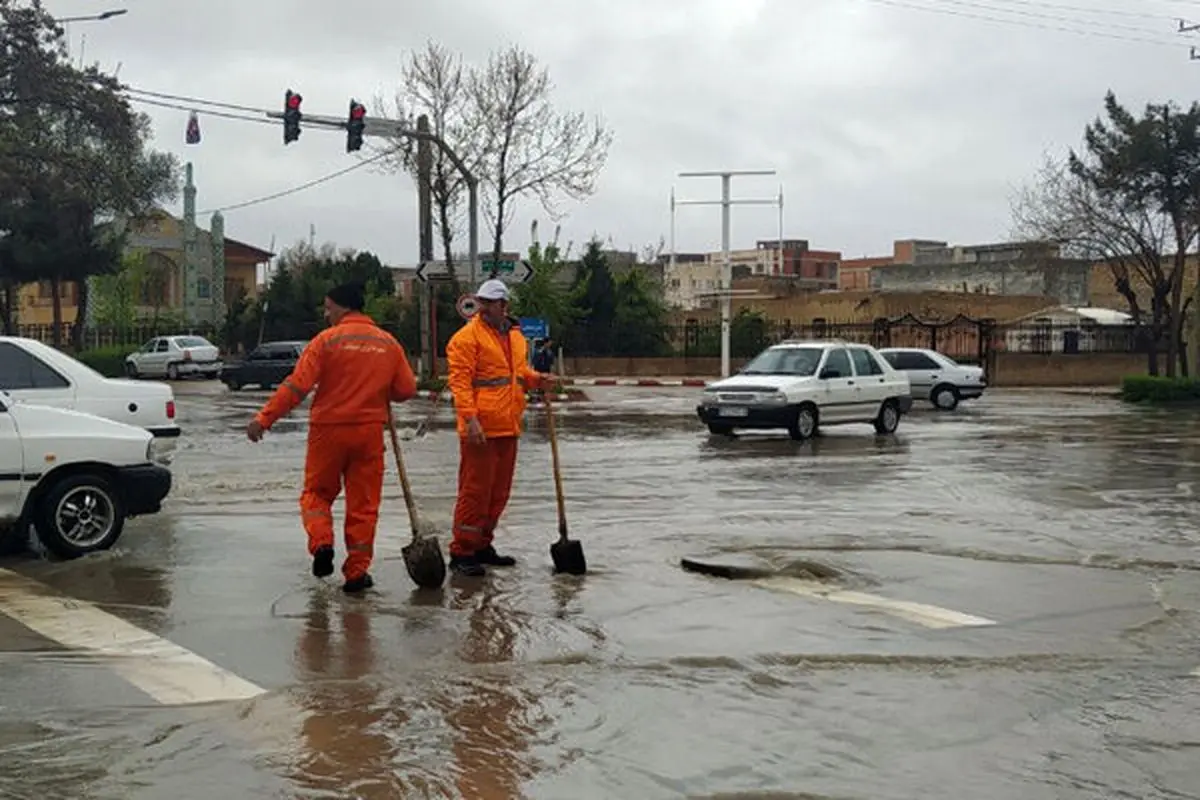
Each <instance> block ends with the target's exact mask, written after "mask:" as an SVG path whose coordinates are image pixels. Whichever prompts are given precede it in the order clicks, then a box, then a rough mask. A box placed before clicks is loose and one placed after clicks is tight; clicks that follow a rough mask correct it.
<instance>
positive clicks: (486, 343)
mask: <svg viewBox="0 0 1200 800" xmlns="http://www.w3.org/2000/svg"><path fill="white" fill-rule="evenodd" d="M446 361H447V362H448V365H449V371H450V376H449V378H450V380H449V383H450V391H451V392H452V393H453V394H454V410H455V412H456V413H457V417H458V436H459V462H458V500H457V502H456V503H455V505H454V537H453V539H452V540H451V542H450V555H451V556H455V557H464V556H467V557H469V556H472V555H474V554H475V553H476V552H478V551H479V550H482V549H483V548H485V547H488V546H490V545H491V543H492V538H493V536H494V533H495V530H496V525H497V524H498V523H499V522H500V515H501V514H503V513H504V508H505V506H507V505H508V497H509V494H510V493H511V492H512V484H513V473H514V470H515V468H516V464H517V439H518V438H519V437H520V435H521V417H522V415H523V414H524V413H525V389H526V388H527V387H528V388H534V387H536V386H537V385H538V384H540V382H541V379H540V377H539V376H538V373H537V372H535V371H534V370H533V368H532V367H530V366H529V345H528V344H527V343H526V341H525V335H524V334H523V333H521V328H520V326H519V325H517V324H516V323H515V322H514V323H512V325H511V326H510V327H509V329H508V331H507V332H503V333H502V332H500V331H498V330H496V329H495V328H494V327H492V326H491V325H489V324H488V323H487V322H485V321H484V320H483V319H481V318H480V316H479V315H478V314H477V315H475V316H474V317H472V318H471V320H470V321H469V322H468V323H467V324H466V325H464V326H463V327H461V328H460V329H459V330H458V331H457V332H456V333H455V334H454V336H453V337H451V339H450V342H449V344H447V345H446ZM472 417H476V418H478V419H479V424H480V425H481V426H482V427H483V432H484V435H486V436H487V443H486V444H484V445H475V444H471V442H470V441H468V439H467V422H468V420H470V419H471V418H472Z"/></svg>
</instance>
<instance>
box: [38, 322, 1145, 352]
mask: <svg viewBox="0 0 1200 800" xmlns="http://www.w3.org/2000/svg"><path fill="white" fill-rule="evenodd" d="M321 327H323V326H322V325H319V324H315V323H295V324H286V322H285V321H282V320H279V321H272V322H271V323H269V324H268V325H267V326H266V327H265V329H264V330H263V331H262V336H263V338H264V340H266V341H270V340H273V339H309V338H311V337H312V336H314V335H315V334H316V333H317V332H318V331H319V330H320V329H321ZM389 330H390V331H391V332H392V333H393V335H396V336H397V338H399V339H400V340H401V341H402V342H403V343H404V345H405V347H406V348H407V349H409V350H410V352H413V353H415V352H418V345H419V342H417V341H415V335H414V333H415V332H410V331H407V330H399V329H392V328H391V327H389ZM15 333H16V335H18V336H24V337H28V338H31V339H37V340H39V341H42V342H45V343H47V344H51V343H53V341H54V328H53V326H52V325H19V326H17V328H16V331H15ZM72 333H73V331H72V326H71V325H63V326H62V327H61V329H60V339H59V341H60V343H61V346H63V347H71V344H72ZM445 333H446V334H448V333H449V331H446V332H445ZM565 333H566V335H565V336H564V337H563V338H562V339H560V340H559V341H560V343H561V344H563V345H564V346H565V351H566V353H567V354H568V355H570V356H579V357H588V356H619V357H626V358H629V357H634V358H636V357H660V358H661V357H678V358H709V357H717V356H719V355H720V354H721V323H720V322H719V321H717V322H714V321H708V320H706V321H699V320H687V321H686V322H683V323H679V324H674V325H668V326H666V327H665V328H664V329H662V330H661V331H657V332H655V331H649V332H647V331H641V330H627V331H626V330H620V329H612V330H605V331H600V330H598V329H594V328H591V327H589V326H587V325H586V324H583V325H576V326H574V327H573V329H572V330H571V331H567V332H565ZM183 334H191V335H199V336H204V337H205V338H207V339H209V340H210V341H212V342H214V343H215V344H218V345H220V346H221V347H222V348H223V349H227V350H235V351H236V350H238V349H239V345H240V346H241V348H245V347H252V346H253V345H254V343H255V342H256V341H257V339H258V334H259V331H257V330H255V331H238V332H236V333H233V334H231V332H229V331H226V330H224V329H221V328H217V327H214V326H212V325H196V326H178V325H174V324H170V323H159V324H155V323H153V322H145V323H141V324H138V325H132V326H127V327H120V328H108V327H103V326H92V327H87V328H85V329H84V330H83V336H82V341H81V342H80V349H83V350H91V349H96V348H109V347H120V348H130V349H134V348H137V347H140V346H142V345H143V344H144V343H145V342H147V341H149V340H150V339H153V338H154V337H156V336H172V335H183ZM231 335H232V336H233V339H232V340H231V339H230V337H231ZM439 338H440V339H442V340H443V343H444V340H445V338H446V337H445V336H440V337H439ZM410 339H414V341H409V340H410ZM788 339H800V340H806V339H811V340H829V339H841V340H845V341H850V342H862V343H865V344H871V345H874V346H875V347H923V348H930V349H933V350H937V351H939V352H941V353H944V354H946V355H948V356H950V357H951V358H954V359H956V360H964V361H982V360H983V359H985V358H986V357H987V355H988V354H989V353H995V352H1010V353H1064V354H1073V353H1146V352H1148V351H1149V349H1150V345H1151V342H1152V340H1153V336H1152V335H1151V331H1150V330H1149V328H1147V327H1145V326H1135V325H1129V324H1126V325H1089V324H1075V323H1069V324H1068V323H1061V322H1022V323H1018V324H1011V325H999V324H997V323H994V322H992V321H990V320H974V319H969V318H966V317H958V318H956V319H953V320H947V321H939V322H934V321H927V320H919V319H917V318H915V317H901V318H896V319H879V320H875V321H874V322H833V321H827V320H815V321H811V322H806V323H793V322H791V321H790V320H783V321H779V320H769V319H766V318H763V317H758V316H755V315H741V316H738V317H735V318H734V320H733V322H732V325H731V329H730V351H731V355H732V356H733V357H734V358H751V357H753V356H754V355H756V354H757V353H759V352H760V351H762V350H763V349H764V348H766V347H769V346H770V345H773V344H777V343H779V342H781V341H784V340H788ZM1164 345H1165V342H1161V341H1160V343H1159V349H1160V350H1163V349H1165V346H1164Z"/></svg>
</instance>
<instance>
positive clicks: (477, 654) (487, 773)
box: [439, 580, 537, 800]
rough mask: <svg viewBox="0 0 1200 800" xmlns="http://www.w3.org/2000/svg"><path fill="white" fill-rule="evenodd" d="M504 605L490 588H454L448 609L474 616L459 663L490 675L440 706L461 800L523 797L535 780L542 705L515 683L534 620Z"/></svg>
mask: <svg viewBox="0 0 1200 800" xmlns="http://www.w3.org/2000/svg"><path fill="white" fill-rule="evenodd" d="M505 600H506V598H505V597H504V595H503V594H502V593H501V592H499V591H498V590H497V589H496V587H495V586H494V585H493V583H492V582H491V581H477V580H463V581H454V582H453V583H452V595H451V598H450V607H451V608H453V609H456V610H466V609H470V613H469V614H468V620H467V630H466V633H465V635H464V637H463V640H462V643H461V645H460V646H459V648H458V654H459V658H461V659H462V661H463V662H464V663H465V664H468V665H474V666H478V667H484V668H485V669H482V670H469V671H468V672H469V673H471V672H473V673H474V674H468V675H464V676H462V677H460V678H457V679H455V680H453V681H451V682H450V686H449V687H448V688H449V691H447V692H446V693H444V694H443V695H442V696H441V698H440V702H439V705H440V706H441V707H442V709H443V713H444V715H445V720H446V723H447V724H448V725H449V726H450V728H451V729H452V730H453V731H454V743H453V745H452V752H453V754H454V766H453V769H454V772H455V777H456V785H457V787H458V791H459V793H460V796H461V797H472V798H488V799H489V800H491V798H495V800H501V799H502V798H518V797H522V796H523V795H522V792H521V786H522V784H523V783H524V782H525V781H527V780H529V779H530V778H531V777H533V775H534V768H533V765H532V764H531V763H530V761H529V758H528V750H529V743H530V741H531V739H532V737H533V736H534V734H535V732H536V730H537V727H536V725H535V724H531V721H530V716H531V715H532V714H533V713H534V711H535V709H536V703H537V698H536V697H534V696H533V695H532V694H531V693H530V692H527V691H522V690H520V689H519V688H518V687H517V686H516V685H515V683H514V681H513V675H514V673H515V670H516V669H517V665H516V664H515V663H514V658H515V656H516V654H517V643H518V641H519V640H520V638H521V633H522V630H523V629H524V628H525V627H527V625H528V623H529V620H528V619H523V618H522V617H523V616H524V615H522V614H519V613H518V612H516V611H515V610H514V609H513V608H512V607H511V606H508V605H507V604H506V602H505Z"/></svg>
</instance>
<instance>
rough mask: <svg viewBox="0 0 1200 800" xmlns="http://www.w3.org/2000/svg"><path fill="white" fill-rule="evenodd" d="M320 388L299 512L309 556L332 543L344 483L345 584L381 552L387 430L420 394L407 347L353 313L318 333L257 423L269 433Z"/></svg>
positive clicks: (312, 415) (311, 417)
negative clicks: (391, 413) (395, 411)
mask: <svg viewBox="0 0 1200 800" xmlns="http://www.w3.org/2000/svg"><path fill="white" fill-rule="evenodd" d="M313 386H316V387H317V392H316V395H315V396H314V397H313V402H312V408H311V409H309V412H308V420H309V428H308V452H307V454H306V455H305V459H304V490H303V492H302V493H301V495H300V512H301V518H302V520H303V523H304V530H305V532H306V533H307V534H308V552H309V553H310V554H312V553H314V552H316V549H317V548H318V547H321V546H323V545H329V546H332V545H333V513H332V510H331V508H332V506H333V501H334V500H335V499H337V496H338V493H339V492H340V491H341V489H342V481H343V479H345V484H346V530H345V535H346V562H345V564H344V565H343V567H342V572H343V574H344V575H345V577H346V580H354V579H356V578H361V577H362V576H363V575H365V574H366V573H367V570H368V569H369V568H370V566H371V558H372V556H373V555H374V552H375V524H376V521H377V520H378V518H379V499H380V494H381V493H382V491H383V470H384V459H383V451H384V443H383V427H384V425H385V424H386V422H387V418H388V410H389V408H390V407H391V406H390V404H391V403H392V402H397V403H402V402H404V401H405V400H408V399H409V398H411V397H414V396H415V395H416V393H417V381H416V378H415V376H414V375H413V371H412V367H410V366H409V363H408V358H407V356H405V354H404V348H403V347H401V345H400V343H399V342H397V341H396V340H395V338H394V337H392V335H391V334H390V333H388V332H387V331H385V330H383V329H381V328H380V327H379V326H378V325H376V324H375V322H374V320H372V319H371V318H370V317H368V316H367V315H366V314H361V313H357V312H351V313H348V314H346V316H345V317H343V318H342V319H341V321H339V322H338V324H336V325H333V326H331V327H329V328H326V329H325V330H323V331H321V332H320V333H319V334H317V336H316V337H314V338H313V340H312V341H311V342H309V343H308V346H307V347H305V348H304V352H303V353H302V354H301V355H300V360H299V361H298V362H297V363H296V368H295V369H294V370H292V374H291V375H289V376H288V377H287V379H286V380H284V382H283V383H281V384H280V385H279V388H278V389H276V390H275V393H274V394H273V395H271V398H270V399H269V400H268V401H267V403H266V405H264V406H263V408H262V410H261V411H259V412H258V414H257V415H256V417H255V419H257V420H258V422H259V424H261V425H262V426H263V427H264V428H267V429H269V428H270V427H271V426H272V425H273V424H275V422H276V421H277V420H278V419H279V418H280V417H282V416H284V415H285V414H287V413H288V412H289V411H291V410H292V409H293V408H295V407H296V406H297V405H299V404H300V402H301V401H303V400H304V398H305V397H306V396H307V395H308V393H309V392H311V391H312V389H313Z"/></svg>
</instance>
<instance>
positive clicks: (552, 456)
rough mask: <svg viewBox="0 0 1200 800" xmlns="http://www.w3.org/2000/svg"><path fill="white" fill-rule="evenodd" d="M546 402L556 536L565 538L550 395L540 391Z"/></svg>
mask: <svg viewBox="0 0 1200 800" xmlns="http://www.w3.org/2000/svg"><path fill="white" fill-rule="evenodd" d="M542 402H543V403H545V404H546V433H547V434H548V435H549V437H550V460H551V463H552V464H553V466H554V499H555V500H557V501H558V538H559V541H565V540H566V538H567V503H566V501H565V500H564V499H563V485H562V468H561V466H560V465H559V461H558V435H557V434H556V433H555V431H554V409H552V408H551V407H550V395H549V394H547V393H546V392H545V391H543V392H542Z"/></svg>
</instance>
